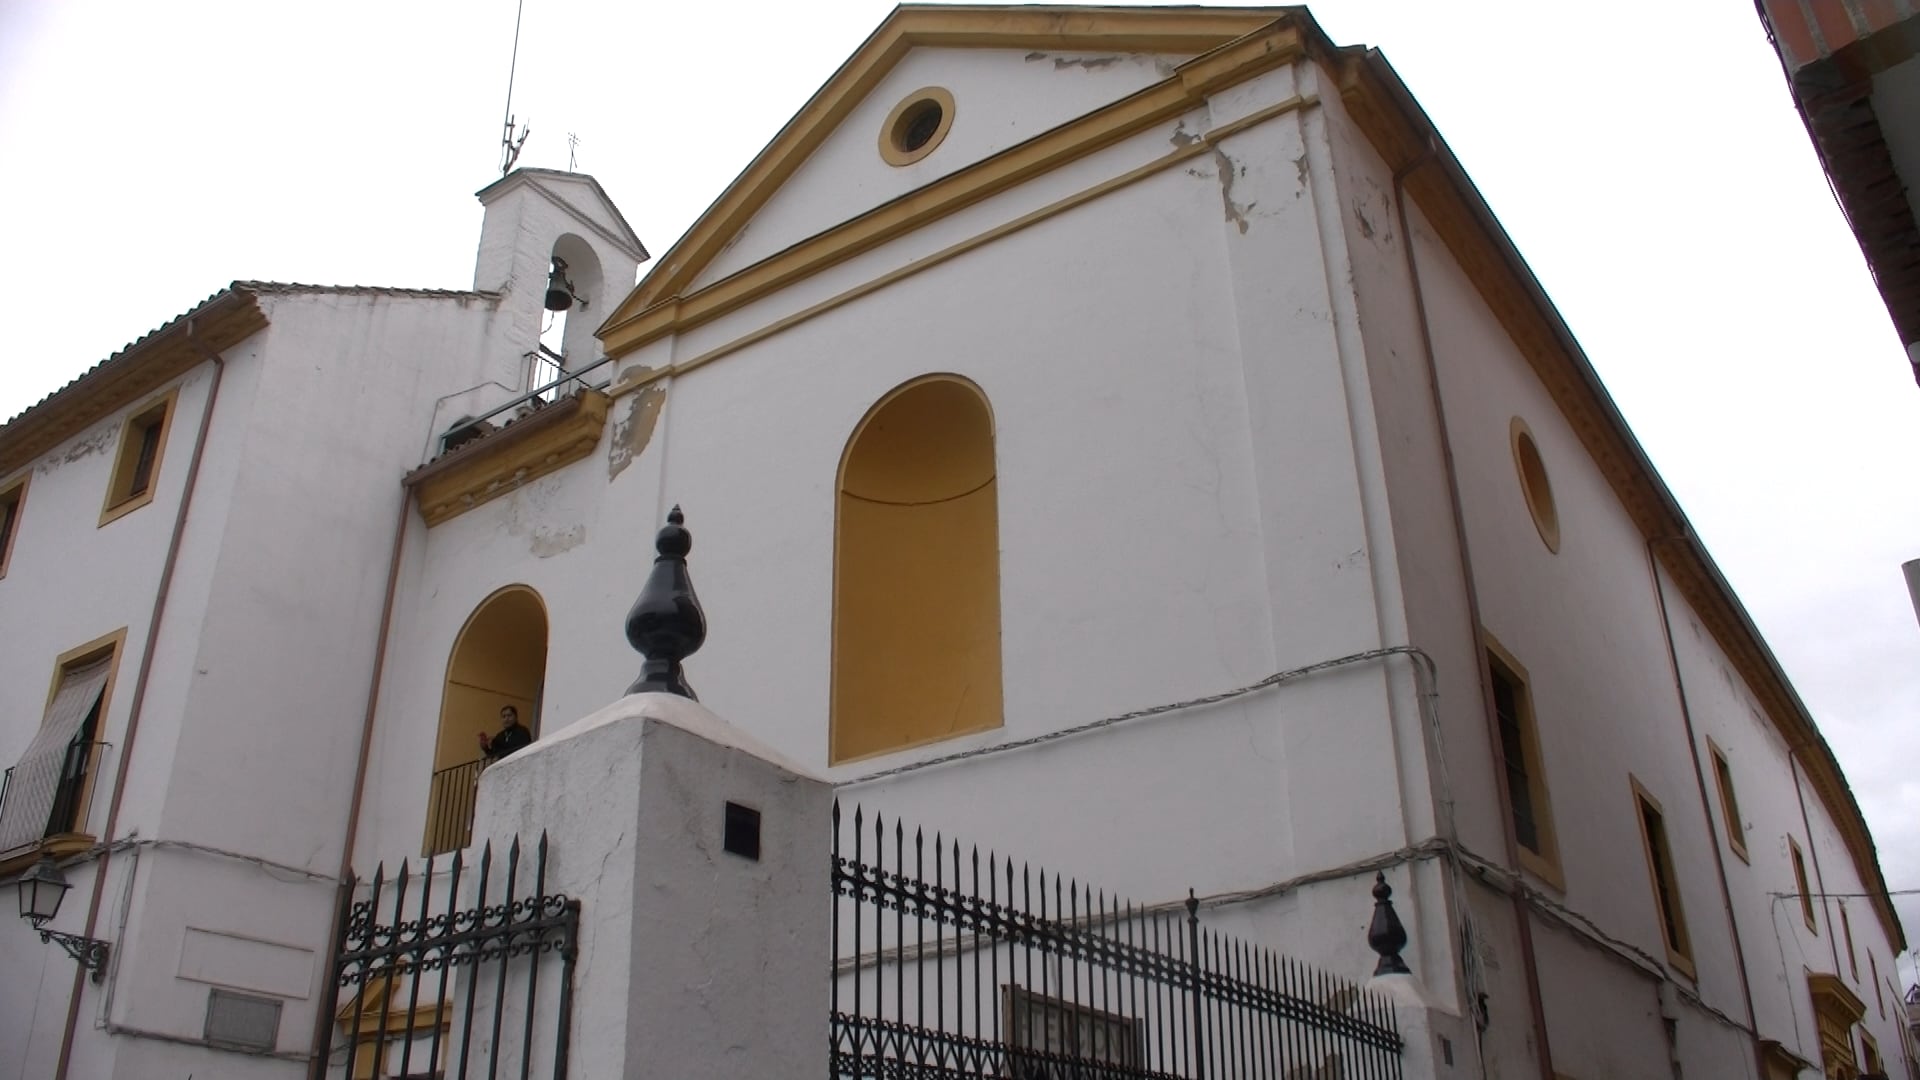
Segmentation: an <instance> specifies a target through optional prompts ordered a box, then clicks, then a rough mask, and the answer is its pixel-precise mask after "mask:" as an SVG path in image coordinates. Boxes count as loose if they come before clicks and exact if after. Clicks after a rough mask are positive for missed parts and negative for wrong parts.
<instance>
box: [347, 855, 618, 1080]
mask: <svg viewBox="0 0 1920 1080" xmlns="http://www.w3.org/2000/svg"><path fill="white" fill-rule="evenodd" d="M525 869H526V868H524V867H523V866H522V862H521V850H520V840H519V838H517V837H516V838H515V839H514V841H513V843H512V844H511V845H510V846H509V847H508V849H507V857H506V868H505V872H504V874H502V873H500V872H498V868H497V867H496V865H495V861H494V857H493V845H492V843H491V842H489V843H487V844H486V845H485V846H483V847H482V848H481V851H480V858H479V863H478V869H477V873H470V872H469V868H468V867H467V865H466V862H465V853H464V852H461V851H455V852H454V854H453V856H452V858H451V859H448V860H444V861H437V860H436V859H435V858H433V857H429V858H427V859H426V860H425V863H424V865H423V866H421V867H420V869H419V872H418V873H416V872H415V868H414V864H413V863H412V862H410V861H408V862H402V863H401V864H400V868H399V872H398V873H396V874H395V875H394V876H393V877H391V878H388V877H387V876H386V867H385V865H384V864H382V865H381V866H380V867H379V868H377V869H376V870H375V872H374V875H373V879H372V881H371V882H368V883H366V888H365V891H364V894H361V890H360V889H359V888H358V885H359V883H356V888H355V890H354V892H353V893H351V894H349V895H350V896H352V895H356V894H359V895H361V898H360V899H357V900H351V899H350V901H349V903H348V904H347V905H345V907H344V909H343V910H342V912H341V921H342V924H341V938H340V940H341V941H342V943H343V945H342V949H341V952H340V953H339V955H338V956H336V957H335V958H334V966H333V984H334V986H335V987H337V988H338V989H337V995H338V1001H337V1002H336V1012H335V1020H336V1022H337V1031H338V1036H339V1037H341V1038H344V1039H345V1045H344V1047H342V1048H341V1049H339V1050H338V1051H336V1050H335V1048H334V1044H333V1040H334V1039H335V1037H336V1025H329V1026H328V1028H327V1042H326V1044H324V1045H323V1046H322V1047H321V1052H322V1055H323V1057H324V1058H325V1059H326V1060H328V1061H330V1062H332V1063H335V1064H339V1063H344V1065H345V1072H344V1074H343V1075H344V1076H345V1077H347V1078H348V1080H362V1078H371V1077H387V1076H395V1077H416V1076H431V1077H436V1078H439V1077H445V1078H449V1080H451V1078H456V1077H459V1078H464V1077H469V1076H486V1077H488V1078H489V1080H493V1078H497V1077H502V1076H518V1077H520V1078H521V1080H531V1078H533V1077H536V1076H537V1077H539V1078H541V1080H562V1078H564V1077H565V1076H566V1075H567V1059H568V1050H569V1045H570V1028H571V1025H572V1017H573V965H574V960H575V957H576V955H577V948H578V945H577V942H578V939H579V924H580V903H579V901H577V900H573V899H570V898H568V897H566V896H564V895H561V894H559V893H549V892H547V886H546V881H547V837H546V834H545V833H542V834H541V835H540V842H539V844H538V846H537V847H536V848H535V852H534V858H533V866H532V868H531V870H532V874H531V877H532V880H531V882H528V881H527V880H526V877H525ZM476 879H477V880H476ZM468 890H470V891H468ZM553 954H557V955H558V964H557V967H558V971H557V972H555V971H553V970H552V969H553V967H554V966H555V965H554V964H553V963H552V961H550V960H548V959H547V958H548V957H549V956H550V955H553ZM543 971H546V972H547V974H546V975H545V976H544V978H546V979H548V980H551V981H549V982H547V983H545V984H544V985H543V982H542V979H543V975H542V972H543ZM543 990H544V991H545V992H546V993H547V994H548V995H549V997H550V999H551V1000H549V997H543V996H542V992H543ZM476 1034H477V1037H476ZM537 1060H538V1061H544V1062H546V1063H547V1067H546V1068H536V1064H535V1063H536V1061H537Z"/></svg>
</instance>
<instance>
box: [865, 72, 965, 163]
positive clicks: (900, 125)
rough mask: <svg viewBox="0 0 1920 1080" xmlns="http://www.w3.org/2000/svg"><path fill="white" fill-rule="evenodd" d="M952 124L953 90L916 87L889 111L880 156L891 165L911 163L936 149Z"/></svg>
mask: <svg viewBox="0 0 1920 1080" xmlns="http://www.w3.org/2000/svg"><path fill="white" fill-rule="evenodd" d="M952 126H953V95H952V94H949V93H948V92H946V91H945V90H942V89H940V88H939V87H937V86H929V87H926V88H924V89H920V90H915V91H914V92H913V93H911V94H908V95H907V96H906V99H905V100H904V101H902V102H900V104H898V105H895V106H894V107H893V112H891V113H889V114H887V122H886V124H885V125H884V126H882V127H881V129H880V156H881V157H882V158H885V159H886V162H887V164H889V165H911V164H913V163H914V162H916V161H919V160H920V159H921V158H923V157H926V156H927V155H928V154H931V153H933V149H934V147H936V146H939V145H940V140H942V139H944V138H946V137H947V129H948V128H950V127H952Z"/></svg>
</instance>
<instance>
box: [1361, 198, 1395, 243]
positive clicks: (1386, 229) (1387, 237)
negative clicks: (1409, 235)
mask: <svg viewBox="0 0 1920 1080" xmlns="http://www.w3.org/2000/svg"><path fill="white" fill-rule="evenodd" d="M1367 186H1368V187H1373V185H1372V184H1368V185H1367ZM1375 191H1377V192H1378V194H1379V196H1380V218H1381V220H1384V221H1391V220H1392V219H1393V200H1392V199H1390V198H1388V197H1387V193H1386V192H1384V191H1379V190H1378V189H1377V188H1376V189H1375ZM1372 201H1373V199H1372V197H1371V196H1369V195H1359V196H1356V197H1355V198H1354V200H1353V220H1354V223H1355V224H1356V225H1358V226H1359V229H1360V235H1361V236H1363V237H1366V238H1367V239H1368V240H1371V239H1373V234H1374V224H1373V219H1372V218H1370V217H1368V216H1367V206H1368V204H1370V203H1371V202H1372ZM1380 243H1381V244H1382V245H1387V244H1391V243H1393V227H1392V226H1391V225H1387V226H1383V227H1381V228H1380Z"/></svg>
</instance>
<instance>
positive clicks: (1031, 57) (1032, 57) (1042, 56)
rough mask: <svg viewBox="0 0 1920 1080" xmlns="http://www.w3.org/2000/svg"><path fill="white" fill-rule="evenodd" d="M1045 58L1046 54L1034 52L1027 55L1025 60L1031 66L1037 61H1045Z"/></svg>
mask: <svg viewBox="0 0 1920 1080" xmlns="http://www.w3.org/2000/svg"><path fill="white" fill-rule="evenodd" d="M1046 58H1047V54H1046V53H1043V52H1039V51H1037V50H1036V51H1034V52H1030V53H1028V54H1027V58H1026V59H1027V63H1029V64H1031V63H1033V62H1035V61H1037V60H1045V59H1046Z"/></svg>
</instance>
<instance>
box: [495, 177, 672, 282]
mask: <svg viewBox="0 0 1920 1080" xmlns="http://www.w3.org/2000/svg"><path fill="white" fill-rule="evenodd" d="M521 188H531V189H532V190H533V191H535V192H536V193H538V194H539V196H540V197H541V198H543V199H546V200H547V201H548V202H551V203H553V204H554V205H555V206H558V207H560V208H561V209H562V210H565V211H566V212H567V213H568V215H570V216H571V217H573V218H574V219H576V220H578V221H579V222H580V223H581V224H582V225H585V226H586V227H587V228H589V229H592V230H593V231H594V232H597V233H599V234H600V235H601V236H602V237H603V238H604V239H606V241H607V242H608V243H610V244H612V245H613V246H615V247H617V248H619V249H621V250H622V251H625V252H626V253H627V254H628V255H630V256H632V257H633V258H634V259H635V260H636V261H638V262H646V261H647V258H648V255H647V248H646V245H644V244H642V243H641V242H640V236H639V234H638V233H636V232H634V231H633V226H631V225H629V224H627V219H626V216H625V215H623V214H621V213H620V208H619V207H617V206H615V205H614V204H613V200H612V199H611V198H608V197H607V192H606V189H604V188H602V187H601V186H600V181H598V180H595V179H594V178H593V177H591V176H588V175H587V174H586V173H573V172H562V171H560V170H558V169H535V168H523V169H515V170H514V171H512V172H510V173H508V174H507V175H505V176H503V177H501V178H500V179H498V180H495V181H494V182H493V183H491V184H488V185H487V186H486V187H483V188H481V189H480V190H479V191H476V192H474V197H475V198H477V199H479V200H480V204H481V205H482V206H489V205H492V204H493V203H495V202H497V201H499V200H500V199H501V197H503V196H505V195H506V194H507V193H508V192H511V191H516V190H519V189H521Z"/></svg>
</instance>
